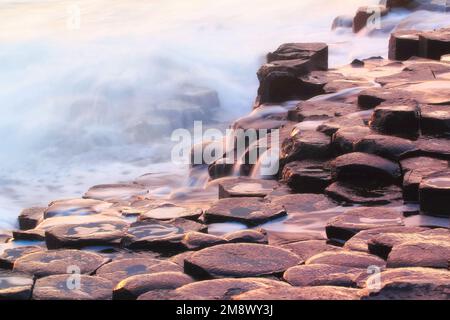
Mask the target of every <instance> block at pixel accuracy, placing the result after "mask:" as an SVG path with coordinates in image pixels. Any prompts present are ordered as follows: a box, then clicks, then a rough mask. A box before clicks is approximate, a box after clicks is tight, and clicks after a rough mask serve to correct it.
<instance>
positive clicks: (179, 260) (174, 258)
mask: <svg viewBox="0 0 450 320" xmlns="http://www.w3.org/2000/svg"><path fill="white" fill-rule="evenodd" d="M195 252H196V251H185V252H182V253H179V254H176V255H174V256H172V257H170V258H169V259H168V260H169V261H170V262H173V263H176V264H177V265H179V266H180V267H181V268H182V269H183V268H184V260H185V259H187V258H189V257H190V256H192V255H193V254H194V253H195Z"/></svg>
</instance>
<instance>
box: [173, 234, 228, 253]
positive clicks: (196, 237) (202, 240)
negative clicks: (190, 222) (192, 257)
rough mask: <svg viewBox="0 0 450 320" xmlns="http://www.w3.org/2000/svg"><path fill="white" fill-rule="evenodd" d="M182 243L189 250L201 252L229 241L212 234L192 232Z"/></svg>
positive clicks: (185, 236)
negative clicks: (200, 250)
mask: <svg viewBox="0 0 450 320" xmlns="http://www.w3.org/2000/svg"><path fill="white" fill-rule="evenodd" d="M182 243H183V245H184V246H185V247H186V249H188V250H199V249H203V248H206V247H212V246H215V245H218V244H224V243H227V241H226V240H225V239H224V238H221V237H218V236H215V235H212V234H207V233H201V232H195V231H191V232H188V233H186V234H185V235H184V238H183V240H182Z"/></svg>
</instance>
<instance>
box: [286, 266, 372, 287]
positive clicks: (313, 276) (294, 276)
mask: <svg viewBox="0 0 450 320" xmlns="http://www.w3.org/2000/svg"><path fill="white" fill-rule="evenodd" d="M365 272H366V270H365V269H358V268H352V267H346V266H336V265H328V264H311V265H301V266H295V267H292V268H289V269H288V270H286V272H285V273H284V275H283V278H284V279H285V280H286V281H287V282H289V283H290V284H291V285H293V286H296V287H312V286H339V287H340V286H342V287H357V283H358V278H359V277H360V276H361V274H362V273H365Z"/></svg>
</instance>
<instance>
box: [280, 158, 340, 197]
mask: <svg viewBox="0 0 450 320" xmlns="http://www.w3.org/2000/svg"><path fill="white" fill-rule="evenodd" d="M282 179H283V181H285V182H286V184H287V185H288V186H289V187H290V188H291V189H292V190H295V191H296V192H300V193H305V192H306V193H322V192H323V191H324V190H325V188H326V187H327V186H328V185H329V184H330V183H331V172H330V168H329V164H328V162H322V161H314V160H303V161H294V162H290V163H288V164H287V165H286V166H285V167H284V168H283V172H282Z"/></svg>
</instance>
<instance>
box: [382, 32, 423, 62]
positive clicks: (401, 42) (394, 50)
mask: <svg viewBox="0 0 450 320" xmlns="http://www.w3.org/2000/svg"><path fill="white" fill-rule="evenodd" d="M419 34H420V32H419V31H416V30H401V31H396V32H393V33H391V38H390V39H389V55H388V56H389V59H390V60H401V61H405V60H408V59H409V58H411V57H414V56H415V57H418V56H419Z"/></svg>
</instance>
